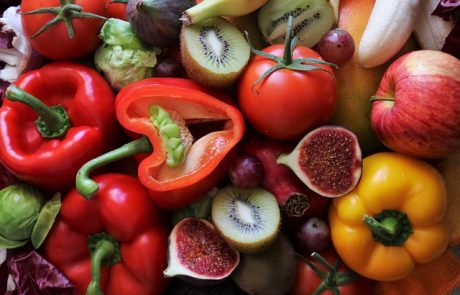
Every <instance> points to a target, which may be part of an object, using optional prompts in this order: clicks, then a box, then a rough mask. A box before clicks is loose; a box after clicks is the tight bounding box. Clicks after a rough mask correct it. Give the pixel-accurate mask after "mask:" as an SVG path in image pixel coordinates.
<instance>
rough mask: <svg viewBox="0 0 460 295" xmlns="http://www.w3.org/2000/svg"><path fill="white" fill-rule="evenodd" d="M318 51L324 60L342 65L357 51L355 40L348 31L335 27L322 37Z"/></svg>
mask: <svg viewBox="0 0 460 295" xmlns="http://www.w3.org/2000/svg"><path fill="white" fill-rule="evenodd" d="M318 53H319V54H320V55H321V57H322V58H324V60H326V61H328V62H332V63H335V64H337V65H340V64H343V63H344V62H346V61H348V60H349V59H351V57H352V56H353V54H354V53H355V42H354V41H353V37H352V36H351V35H350V34H349V33H348V32H347V31H345V30H343V29H333V30H330V31H329V32H327V33H326V34H324V35H323V36H322V37H321V39H320V41H319V43H318Z"/></svg>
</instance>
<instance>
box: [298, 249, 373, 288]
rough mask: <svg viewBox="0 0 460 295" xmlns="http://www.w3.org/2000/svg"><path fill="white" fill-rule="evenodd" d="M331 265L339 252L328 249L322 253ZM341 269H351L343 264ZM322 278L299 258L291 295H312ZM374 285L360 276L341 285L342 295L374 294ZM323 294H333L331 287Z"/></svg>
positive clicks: (320, 267)
mask: <svg viewBox="0 0 460 295" xmlns="http://www.w3.org/2000/svg"><path fill="white" fill-rule="evenodd" d="M320 255H321V256H322V257H324V258H325V259H326V260H327V261H328V262H329V263H330V264H331V265H334V263H335V262H336V260H337V259H338V256H337V253H336V252H335V251H334V250H332V249H328V250H326V251H323V252H321V253H320ZM308 260H309V261H310V262H313V263H314V264H315V265H316V266H317V267H318V268H319V269H321V270H322V271H324V272H326V271H327V269H326V268H325V267H324V266H323V265H322V264H321V263H319V262H318V261H316V260H315V259H313V258H311V257H309V258H308ZM339 270H340V271H350V269H349V268H348V267H347V266H346V265H345V264H343V262H342V263H341V264H340V266H339ZM321 282H322V279H321V278H320V277H319V276H318V275H317V274H316V273H315V272H314V271H313V270H312V269H311V268H310V267H309V266H308V265H307V264H306V263H305V262H304V261H303V260H302V258H300V257H298V258H297V278H296V281H295V283H294V287H293V288H292V289H291V292H290V293H289V294H290V295H311V294H313V292H314V291H315V290H316V289H317V288H318V286H319V285H320V284H321ZM373 288H374V285H373V281H371V280H368V279H366V278H363V277H358V279H356V280H355V281H352V282H350V283H349V284H346V285H342V286H340V287H339V288H338V289H339V294H340V295H361V294H372V291H373ZM321 295H333V292H332V291H331V290H329V289H327V290H325V291H324V292H322V293H321Z"/></svg>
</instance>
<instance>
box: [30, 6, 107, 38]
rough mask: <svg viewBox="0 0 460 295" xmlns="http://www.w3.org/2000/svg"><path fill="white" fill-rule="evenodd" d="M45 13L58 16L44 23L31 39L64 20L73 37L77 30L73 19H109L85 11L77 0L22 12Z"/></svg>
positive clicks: (70, 36)
mask: <svg viewBox="0 0 460 295" xmlns="http://www.w3.org/2000/svg"><path fill="white" fill-rule="evenodd" d="M43 13H50V14H55V15H56V16H55V17H54V18H53V19H52V20H50V21H49V22H47V23H46V24H44V25H43V26H42V27H41V28H40V29H39V30H38V31H37V32H35V33H34V34H33V35H32V36H30V38H31V39H33V38H35V37H37V36H38V35H40V34H41V33H43V32H45V31H46V30H48V29H49V28H50V27H52V26H54V25H56V24H58V23H60V22H62V21H63V22H64V24H65V26H66V28H67V33H68V35H69V38H70V39H73V38H74V37H75V32H74V29H73V24H72V19H74V18H95V19H100V20H103V21H105V20H106V19H107V18H106V17H104V16H100V15H97V14H94V13H90V12H84V11H83V8H82V7H81V6H80V5H77V4H75V0H60V6H57V7H45V8H39V9H35V10H31V11H28V12H23V13H22V14H23V15H32V14H43Z"/></svg>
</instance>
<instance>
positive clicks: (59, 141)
mask: <svg viewBox="0 0 460 295" xmlns="http://www.w3.org/2000/svg"><path fill="white" fill-rule="evenodd" d="M15 84H16V85H17V86H18V87H20V88H22V89H23V90H25V91H27V92H29V93H31V94H32V95H34V96H36V97H37V98H39V99H41V100H42V101H43V102H44V103H45V104H46V105H57V104H61V105H62V106H63V107H64V109H66V110H67V113H68V116H69V118H70V121H71V127H70V128H69V130H68V132H67V133H66V134H65V135H64V137H62V138H55V139H44V138H43V137H42V136H41V135H40V133H39V132H38V130H37V127H36V126H35V124H34V121H35V120H36V119H37V114H36V113H35V112H34V111H33V110H32V109H31V108H30V107H28V106H26V105H24V104H21V103H18V102H11V101H9V100H7V99H5V100H4V102H3V105H2V107H1V108H0V161H1V162H2V163H3V164H4V165H5V166H7V167H8V169H9V170H10V171H11V172H12V173H13V174H14V175H15V176H17V177H18V178H19V179H21V180H23V181H26V182H28V183H31V184H34V185H36V186H39V187H40V188H42V189H45V190H49V191H60V192H66V191H67V190H69V189H70V188H71V187H73V186H74V182H75V175H76V173H77V171H78V169H80V167H81V166H82V165H83V164H84V163H86V162H87V161H89V160H91V159H92V158H94V157H96V156H98V155H100V154H102V153H103V152H105V151H107V150H108V149H109V148H112V146H113V145H114V143H115V141H116V139H117V138H118V136H119V135H118V134H119V128H118V124H117V122H116V118H115V110H114V103H113V101H114V94H113V91H112V89H111V88H110V86H109V85H108V83H107V82H106V81H105V79H104V78H103V77H102V76H100V75H99V74H98V73H97V72H96V71H95V70H93V69H91V68H88V67H86V66H83V65H80V64H75V63H69V62H55V63H51V64H48V65H46V66H44V67H43V68H41V69H38V70H34V71H30V72H28V73H26V74H24V75H22V76H21V77H20V78H19V79H18V80H17V81H16V82H15Z"/></svg>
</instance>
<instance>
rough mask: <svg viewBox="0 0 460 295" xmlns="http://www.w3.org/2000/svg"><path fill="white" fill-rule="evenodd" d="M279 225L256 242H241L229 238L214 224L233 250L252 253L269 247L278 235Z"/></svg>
mask: <svg viewBox="0 0 460 295" xmlns="http://www.w3.org/2000/svg"><path fill="white" fill-rule="evenodd" d="M280 227H281V223H280V226H278V230H277V231H276V232H275V233H274V234H273V235H271V236H268V237H266V238H265V239H263V240H260V241H259V242H258V243H242V242H238V241H235V240H233V239H231V238H230V237H227V236H226V235H225V233H224V232H222V231H221V230H219V228H218V227H217V226H216V231H217V232H218V233H219V235H220V236H221V237H222V238H224V240H225V241H226V242H227V243H228V244H229V245H230V246H231V247H232V248H233V249H235V250H237V251H238V252H241V253H245V254H254V253H259V252H262V251H264V250H265V249H267V248H268V247H270V246H271V245H272V244H273V243H274V242H275V240H276V238H277V237H278V235H279V233H280Z"/></svg>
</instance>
